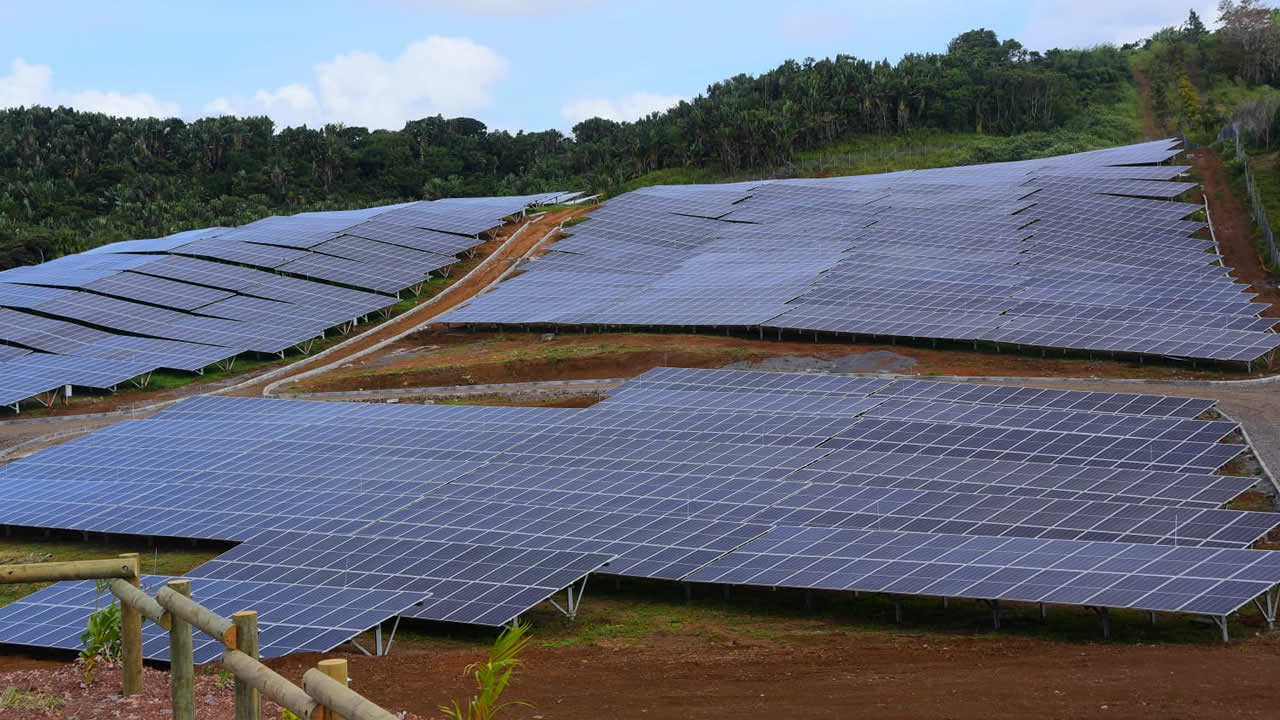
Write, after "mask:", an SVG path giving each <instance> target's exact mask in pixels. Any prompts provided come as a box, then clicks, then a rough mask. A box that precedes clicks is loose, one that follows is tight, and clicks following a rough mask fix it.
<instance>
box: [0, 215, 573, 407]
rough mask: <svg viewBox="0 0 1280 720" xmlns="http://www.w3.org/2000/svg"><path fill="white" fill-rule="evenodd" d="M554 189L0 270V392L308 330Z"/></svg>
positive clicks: (16, 398) (413, 280)
mask: <svg viewBox="0 0 1280 720" xmlns="http://www.w3.org/2000/svg"><path fill="white" fill-rule="evenodd" d="M563 194H564V193H544V194H541V195H531V196H524V197H502V198H465V199H451V200H438V201H435V202H419V203H406V204H401V205H393V206H388V207H380V208H369V209H367V210H352V211H338V212H315V213H301V214H298V215H291V216H287V217H279V216H277V217H269V218H264V219H262V220H259V221H256V222H252V223H249V224H247V225H243V226H240V227H237V228H223V227H218V228H208V229H205V230H189V231H185V232H180V233H175V234H173V235H169V236H166V237H163V238H154V239H148V240H129V241H125V242H120V243H114V244H112V245H107V246H103V247H99V248H95V249H94V250H91V251H89V252H85V253H81V254H79V255H71V256H67V257H63V258H58V259H57V260H52V261H50V262H47V263H43V264H41V265H35V266H31V267H21V268H14V269H12V270H7V271H4V272H0V343H3V344H0V348H3V350H2V351H0V405H7V406H9V407H12V408H13V409H14V410H17V409H18V408H19V407H20V405H19V404H20V403H21V402H22V401H23V400H26V399H28V398H31V397H35V396H39V395H47V396H48V398H49V399H50V401H51V399H52V398H53V397H55V393H57V392H58V391H59V390H61V389H62V388H64V387H66V386H81V387H84V388H93V389H104V388H106V389H109V388H112V387H114V386H115V385H117V384H119V383H121V382H124V381H127V380H129V379H131V378H135V377H139V376H145V375H147V374H148V373H150V372H152V371H154V370H159V369H170V370H184V371H198V370H201V369H202V368H204V367H206V366H209V365H212V364H214V363H219V362H224V361H228V360H230V359H231V358H234V357H235V356H237V355H239V354H241V353H243V352H247V351H254V352H259V353H280V352H283V351H285V350H287V349H289V348H291V347H294V346H297V345H302V344H305V343H307V342H308V341H310V340H313V339H315V338H317V337H320V336H322V335H323V334H324V333H325V332H326V331H327V330H328V329H330V328H333V327H337V326H342V325H344V324H346V323H348V322H350V321H352V320H353V319H358V318H360V317H362V316H364V315H367V314H369V313H371V312H374V311H377V310H383V309H385V308H387V307H389V306H391V305H393V304H395V303H396V302H397V300H398V293H399V292H401V291H403V290H405V289H409V288H416V287H417V286H419V285H421V284H422V283H423V282H425V281H426V280H428V279H429V277H430V275H431V273H433V272H436V271H442V270H444V269H446V268H448V267H449V266H451V265H453V264H454V263H456V262H457V261H458V256H459V255H460V254H462V253H465V252H469V251H471V250H473V249H474V248H475V247H476V246H477V245H478V244H479V242H480V239H479V235H480V234H481V233H483V232H485V231H487V230H490V229H492V228H494V227H497V226H498V225H501V224H502V223H503V221H504V218H506V217H508V216H511V215H518V214H520V213H522V212H524V210H525V208H526V207H528V206H530V205H535V204H542V203H545V202H547V201H548V200H550V199H554V198H555V197H557V196H559V195H563ZM28 353H34V354H33V356H32V358H27V359H25V360H23V362H10V360H12V359H14V358H20V357H22V356H25V355H27V354H28ZM54 355H68V356H74V358H76V360H75V362H74V363H73V362H71V361H70V360H67V359H65V358H56V357H52V356H54ZM33 365H35V366H40V365H43V370H42V371H37V370H40V368H39V367H36V369H35V370H33V368H32V366H33ZM95 365H97V367H94V366H95ZM126 371H127V372H131V373H132V374H131V375H128V376H123V377H122V376H121V374H122V373H125V372H126Z"/></svg>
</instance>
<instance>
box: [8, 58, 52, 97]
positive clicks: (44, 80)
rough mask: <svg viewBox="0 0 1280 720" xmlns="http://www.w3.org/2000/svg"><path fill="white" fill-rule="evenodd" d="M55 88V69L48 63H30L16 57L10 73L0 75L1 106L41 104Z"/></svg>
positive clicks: (10, 67)
mask: <svg viewBox="0 0 1280 720" xmlns="http://www.w3.org/2000/svg"><path fill="white" fill-rule="evenodd" d="M52 89H53V70H51V69H49V66H48V65H28V64H27V63H26V62H25V61H23V59H22V58H16V59H15V60H14V61H13V62H12V63H10V65H9V74H8V75H5V76H3V77H0V108H6V107H18V106H25V105H39V104H40V103H41V102H43V101H44V99H45V98H46V97H48V96H49V93H50V91H51V90H52Z"/></svg>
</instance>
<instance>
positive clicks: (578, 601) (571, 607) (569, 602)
mask: <svg viewBox="0 0 1280 720" xmlns="http://www.w3.org/2000/svg"><path fill="white" fill-rule="evenodd" d="M688 587H689V585H688V583H685V588H686V592H687V590H688ZM564 591H565V606H564V607H560V603H558V602H556V601H555V599H554V598H547V602H549V603H551V604H552V605H553V606H554V607H555V609H557V610H559V611H560V612H561V614H563V615H564V616H565V619H566V620H568V621H569V622H573V621H574V620H575V619H576V618H577V617H578V608H580V607H582V596H583V595H585V594H586V592H587V576H584V577H583V578H582V582H581V583H578V592H577V594H574V591H573V583H570V584H569V587H567V588H565V589H564Z"/></svg>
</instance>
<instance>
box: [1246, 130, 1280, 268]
mask: <svg viewBox="0 0 1280 720" xmlns="http://www.w3.org/2000/svg"><path fill="white" fill-rule="evenodd" d="M1235 140H1236V159H1238V160H1239V161H1240V163H1241V164H1242V165H1243V166H1244V185H1245V188H1246V189H1247V190H1248V192H1249V208H1250V209H1251V210H1253V220H1254V222H1256V223H1257V224H1258V228H1259V229H1260V230H1262V240H1263V242H1264V243H1265V244H1266V249H1267V253H1268V254H1269V255H1270V258H1269V262H1268V265H1270V266H1271V272H1272V274H1275V273H1277V272H1280V251H1278V250H1277V249H1276V238H1275V235H1274V234H1273V233H1272V232H1271V223H1269V222H1267V211H1266V208H1265V206H1264V205H1263V204H1262V198H1261V196H1260V195H1259V194H1258V186H1257V184H1256V183H1255V182H1254V181H1253V167H1252V166H1250V164H1249V156H1248V155H1247V154H1246V153H1245V151H1244V146H1243V145H1241V144H1240V135H1239V134H1237V135H1236V137H1235Z"/></svg>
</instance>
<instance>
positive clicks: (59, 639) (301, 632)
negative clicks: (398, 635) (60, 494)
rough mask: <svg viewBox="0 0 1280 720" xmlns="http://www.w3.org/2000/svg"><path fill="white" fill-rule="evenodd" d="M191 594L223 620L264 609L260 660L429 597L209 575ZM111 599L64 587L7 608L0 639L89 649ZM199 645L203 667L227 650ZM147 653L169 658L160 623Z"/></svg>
mask: <svg viewBox="0 0 1280 720" xmlns="http://www.w3.org/2000/svg"><path fill="white" fill-rule="evenodd" d="M171 579H174V578H169V577H163V576H158V575H146V576H143V578H142V588H143V590H144V591H146V592H147V593H148V594H150V595H154V594H155V593H156V592H157V591H158V590H159V589H160V588H162V587H164V584H165V583H166V582H168V581H169V580H171ZM191 591H192V592H191V594H192V599H193V600H195V601H196V602H198V603H200V604H201V605H203V606H205V607H206V608H208V609H209V610H211V611H212V612H214V613H216V614H218V615H222V616H223V617H230V616H231V614H232V613H234V612H239V611H241V610H255V611H257V613H258V655H259V657H262V658H264V659H265V658H273V657H282V656H284V655H288V654H290V653H296V652H327V651H329V650H332V649H334V648H335V647H337V646H338V645H341V644H343V643H345V642H346V641H348V640H350V639H351V638H353V637H355V636H356V635H359V634H360V633H362V632H364V631H365V630H368V629H369V628H371V627H373V626H374V625H377V624H379V623H381V622H382V621H384V620H386V619H388V618H390V617H392V616H395V615H399V614H402V613H404V612H406V611H408V610H409V609H410V608H413V607H415V606H416V605H417V604H419V603H422V602H424V601H427V599H428V598H427V597H425V596H423V595H422V594H420V593H414V592H396V591H388V590H378V589H371V588H341V587H337V588H334V587H315V586H310V585H294V584H287V583H271V582H253V581H245V580H236V581H230V580H217V579H209V578H200V579H197V580H193V581H192V583H191ZM107 594H108V595H110V593H107ZM110 600H111V598H110V597H107V598H102V599H99V597H98V595H97V591H96V589H95V588H94V585H93V583H92V582H86V581H69V582H60V583H57V584H55V585H52V586H50V587H47V588H45V589H43V590H39V591H37V592H35V593H33V594H31V595H28V596H26V597H24V598H22V599H20V600H17V601H16V602H14V603H12V604H9V605H6V606H4V607H3V608H0V642H3V643H8V644H11V645H32V646H36V647H56V648H62V649H66V650H79V649H81V648H83V647H84V645H83V643H81V641H80V635H81V634H83V633H84V629H85V625H86V624H87V622H88V618H89V615H90V613H92V612H93V611H94V609H95V608H96V607H101V605H102V604H103V603H106V602H109V601H110ZM192 640H193V648H192V649H193V657H194V660H195V662H196V663H197V664H201V663H207V662H212V661H214V660H217V659H218V658H220V657H221V656H222V651H223V650H224V649H225V646H224V645H223V644H222V643H221V642H219V641H217V640H214V639H213V638H210V637H208V636H207V635H205V634H203V633H202V632H200V631H198V630H196V631H194V633H193V636H192ZM142 655H143V657H144V658H146V659H148V660H159V661H168V659H169V634H168V633H167V632H166V631H164V630H163V629H162V628H160V627H159V626H157V625H155V624H154V623H150V622H148V623H144V624H143V627H142Z"/></svg>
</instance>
